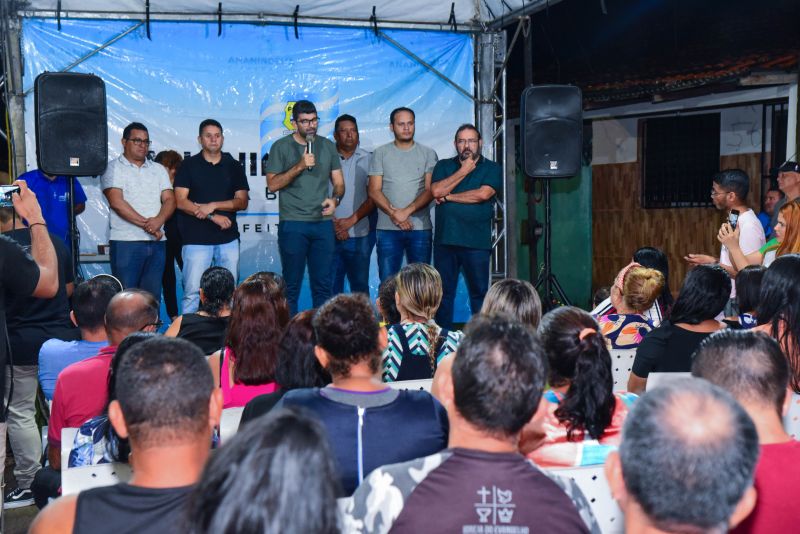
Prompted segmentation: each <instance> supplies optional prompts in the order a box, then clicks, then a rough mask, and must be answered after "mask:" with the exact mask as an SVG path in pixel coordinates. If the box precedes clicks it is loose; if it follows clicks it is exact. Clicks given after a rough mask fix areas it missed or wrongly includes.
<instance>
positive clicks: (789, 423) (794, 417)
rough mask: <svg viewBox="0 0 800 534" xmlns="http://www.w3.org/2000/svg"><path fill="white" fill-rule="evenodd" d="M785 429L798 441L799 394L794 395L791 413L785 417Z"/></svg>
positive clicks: (790, 407)
mask: <svg viewBox="0 0 800 534" xmlns="http://www.w3.org/2000/svg"><path fill="white" fill-rule="evenodd" d="M783 428H784V429H786V433H787V434H789V435H790V436H792V439H798V436H800V395H798V394H797V393H792V399H791V400H790V401H789V411H788V412H786V415H784V416H783Z"/></svg>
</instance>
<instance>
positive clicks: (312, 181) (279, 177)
mask: <svg viewBox="0 0 800 534" xmlns="http://www.w3.org/2000/svg"><path fill="white" fill-rule="evenodd" d="M292 124H293V125H294V127H295V131H294V133H292V134H290V135H287V136H286V137H282V138H280V139H278V140H277V141H275V143H273V144H272V147H271V148H270V149H269V159H268V160H267V169H266V170H267V187H269V190H270V191H280V194H279V195H278V211H279V212H280V224H279V225H278V249H279V251H280V255H281V269H282V270H283V279H284V280H285V281H286V300H287V301H288V303H289V312H290V313H291V314H292V315H294V314H295V313H297V311H298V310H297V300H298V297H299V296H300V287H301V285H302V283H303V273H305V270H306V265H308V278H309V282H310V284H311V300H312V303H313V306H314V307H315V308H319V307H320V306H322V305H323V304H324V303H325V301H326V300H328V299H329V298H330V297H331V263H333V254H334V249H335V243H334V240H335V237H334V231H333V221H332V220H331V219H332V218H333V212H334V210H335V209H336V206H338V205H339V204H340V203H341V201H342V197H343V196H344V179H343V178H342V164H341V161H340V160H339V154H337V153H336V146H335V145H334V144H333V143H332V142H331V141H330V140H328V139H325V138H324V137H317V125H318V124H319V117H318V116H317V108H316V107H315V106H314V104H313V103H311V102H309V101H308V100H298V101H297V102H295V103H294V106H293V107H292ZM329 181H330V183H331V184H332V185H333V188H332V189H333V191H332V192H331V193H330V197H329V196H328V195H329V192H328V182H329Z"/></svg>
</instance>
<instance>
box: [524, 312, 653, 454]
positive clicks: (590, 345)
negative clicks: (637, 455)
mask: <svg viewBox="0 0 800 534" xmlns="http://www.w3.org/2000/svg"><path fill="white" fill-rule="evenodd" d="M539 336H540V340H541V343H542V345H543V347H544V350H545V353H546V354H547V361H548V362H549V369H550V374H549V376H548V379H547V383H548V384H549V385H550V389H549V390H547V391H546V392H545V394H544V398H543V399H542V403H543V405H544V406H543V409H544V410H545V416H544V419H543V420H541V418H539V417H536V418H534V421H532V422H531V423H530V424H529V425H527V426H526V427H525V429H523V431H522V440H521V442H520V449H521V451H522V452H523V453H524V454H527V456H528V458H530V459H531V460H533V461H534V462H536V465H538V466H541V467H579V466H582V465H596V464H602V463H603V462H604V461H605V459H606V455H607V454H608V453H609V452H610V451H611V450H613V449H615V448H616V447H617V446H618V445H619V441H620V438H621V434H622V425H623V423H624V422H625V417H627V415H628V411H629V409H630V407H631V405H632V404H633V401H634V400H636V398H637V397H636V395H633V394H631V393H624V392H616V393H615V392H614V391H613V387H614V379H613V377H612V374H611V355H610V354H609V352H608V348H606V341H605V339H603V336H602V334H600V333H599V331H598V325H597V323H596V322H595V321H594V319H592V316H591V315H589V314H588V313H586V312H585V311H583V310H581V309H579V308H573V307H566V306H565V307H561V308H557V309H555V310H553V311H551V312H550V313H548V314H546V315H545V316H544V318H543V319H542V324H541V326H540V327H539Z"/></svg>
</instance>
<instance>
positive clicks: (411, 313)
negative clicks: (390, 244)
mask: <svg viewBox="0 0 800 534" xmlns="http://www.w3.org/2000/svg"><path fill="white" fill-rule="evenodd" d="M395 280H396V285H397V287H396V289H395V301H396V303H397V310H398V311H399V312H400V324H396V325H392V326H390V327H389V331H388V334H389V344H388V346H387V347H386V350H384V351H383V381H384V382H395V381H399V380H419V379H426V378H433V373H434V372H435V371H436V366H437V365H438V364H439V362H440V361H441V360H442V358H444V357H446V356H448V355H449V354H451V353H453V352H455V350H456V348H457V347H458V344H459V343H460V342H461V337H462V334H461V332H460V331H458V330H448V329H446V328H441V327H440V326H439V325H437V324H436V322H435V321H434V320H433V317H434V316H435V315H436V310H438V309H439V304H440V303H441V301H442V279H441V277H440V276H439V273H438V272H437V271H436V269H434V268H433V267H431V266H430V265H428V264H427V263H411V264H409V265H406V266H405V267H403V268H402V269H401V270H400V272H399V273H397V277H396V279H395Z"/></svg>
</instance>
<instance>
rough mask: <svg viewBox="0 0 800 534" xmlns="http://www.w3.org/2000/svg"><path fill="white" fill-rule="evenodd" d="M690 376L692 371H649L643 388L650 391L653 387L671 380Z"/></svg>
mask: <svg viewBox="0 0 800 534" xmlns="http://www.w3.org/2000/svg"><path fill="white" fill-rule="evenodd" d="M691 377H692V373H650V374H649V375H647V384H645V386H644V390H645V391H650V390H651V389H653V388H657V387H659V386H663V385H664V384H668V383H670V382H672V381H673V380H677V379H679V378H691Z"/></svg>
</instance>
